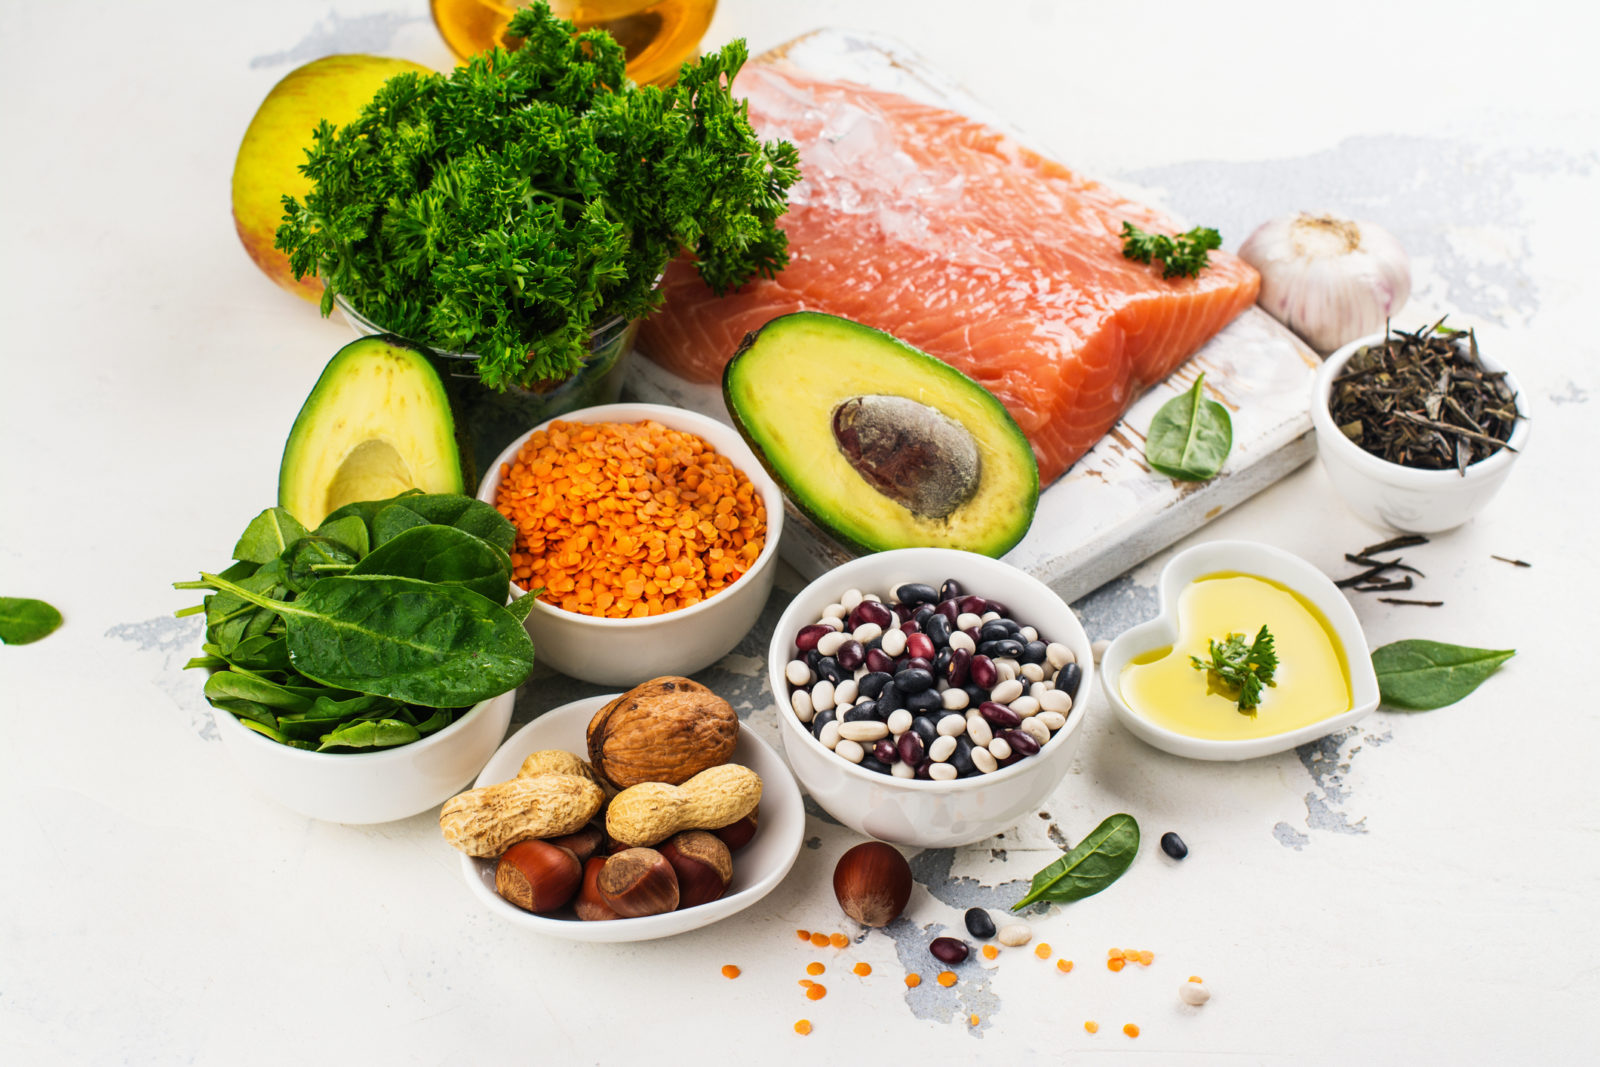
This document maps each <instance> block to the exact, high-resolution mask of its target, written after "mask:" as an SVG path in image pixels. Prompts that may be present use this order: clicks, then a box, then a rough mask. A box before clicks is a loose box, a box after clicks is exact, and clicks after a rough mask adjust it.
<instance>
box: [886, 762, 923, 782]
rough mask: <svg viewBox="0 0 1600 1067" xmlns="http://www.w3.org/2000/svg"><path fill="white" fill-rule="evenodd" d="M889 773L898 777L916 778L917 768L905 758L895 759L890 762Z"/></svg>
mask: <svg viewBox="0 0 1600 1067" xmlns="http://www.w3.org/2000/svg"><path fill="white" fill-rule="evenodd" d="M889 773H890V774H891V775H893V776H894V777H896V778H915V777H916V776H917V769H916V768H915V767H913V766H911V764H909V763H907V762H906V761H905V760H895V761H894V762H893V763H891V764H889Z"/></svg>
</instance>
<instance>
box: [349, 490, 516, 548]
mask: <svg viewBox="0 0 1600 1067" xmlns="http://www.w3.org/2000/svg"><path fill="white" fill-rule="evenodd" d="M406 512H410V514H406ZM424 525H434V526H453V527H455V528H456V529H458V530H462V531H464V532H466V533H469V534H471V535H472V536H474V537H481V538H482V539H483V540H485V541H487V542H489V543H490V544H491V545H494V546H495V547H496V548H498V549H500V550H501V551H503V552H510V551H511V549H512V548H513V547H514V546H515V545H516V543H517V528H516V527H515V526H513V525H511V520H510V519H507V518H506V517H505V516H504V515H502V514H500V512H498V511H496V510H495V508H494V505H492V504H485V503H484V502H483V501H481V500H475V499H473V498H472V497H470V496H459V495H456V494H450V493H424V494H421V495H418V496H408V497H405V498H404V499H401V500H397V501H396V502H395V503H393V504H390V505H389V506H388V507H386V508H384V509H383V510H382V511H380V512H378V515H377V517H376V518H375V519H373V520H372V544H373V547H374V548H376V547H377V546H378V545H381V544H383V543H384V542H385V541H388V540H390V539H392V538H394V537H396V536H398V535H399V534H401V533H403V532H404V531H406V530H408V529H410V528H411V527H413V526H424Z"/></svg>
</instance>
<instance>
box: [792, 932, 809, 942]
mask: <svg viewBox="0 0 1600 1067" xmlns="http://www.w3.org/2000/svg"><path fill="white" fill-rule="evenodd" d="M794 933H795V936H796V937H798V938H799V939H800V940H802V941H810V940H811V931H810V930H796V931H795V932H794Z"/></svg>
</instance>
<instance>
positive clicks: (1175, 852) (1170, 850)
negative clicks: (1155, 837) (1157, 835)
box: [1161, 830, 1189, 860]
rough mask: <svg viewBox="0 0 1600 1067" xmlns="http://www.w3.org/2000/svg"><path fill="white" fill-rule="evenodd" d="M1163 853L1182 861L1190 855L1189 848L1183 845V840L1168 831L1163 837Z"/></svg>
mask: <svg viewBox="0 0 1600 1067" xmlns="http://www.w3.org/2000/svg"><path fill="white" fill-rule="evenodd" d="M1161 851H1162V852H1165V853H1166V854H1167V855H1169V856H1171V857H1172V858H1173V859H1175V860H1181V859H1183V857H1185V856H1187V855H1188V854H1189V846H1188V845H1186V844H1184V843H1183V838H1181V837H1179V836H1178V835H1177V834H1175V833H1173V832H1172V831H1171V830H1168V831H1167V832H1166V833H1164V834H1162V835H1161Z"/></svg>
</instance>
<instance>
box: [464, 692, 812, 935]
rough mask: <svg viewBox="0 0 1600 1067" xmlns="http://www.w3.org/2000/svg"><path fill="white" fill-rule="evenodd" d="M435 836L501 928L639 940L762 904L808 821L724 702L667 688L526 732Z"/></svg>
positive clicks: (543, 720) (789, 783)
mask: <svg viewBox="0 0 1600 1067" xmlns="http://www.w3.org/2000/svg"><path fill="white" fill-rule="evenodd" d="M730 718H731V723H730V722H729V721H728V720H729V719H730ZM730 727H731V728H730ZM675 754H677V755H675ZM702 765H704V766H702ZM603 771H604V772H607V773H602V772H603ZM608 774H609V775H611V776H614V777H608V776H607V775H608ZM619 787H621V788H619ZM758 803H759V806H757V804H758ZM440 827H441V829H442V830H443V832H444V835H445V839H446V840H447V841H449V842H450V843H451V844H452V845H454V846H455V847H456V848H458V849H460V850H461V851H462V852H463V855H462V857H461V868H462V874H463V876H464V877H465V879H466V882H467V886H468V889H469V890H470V891H471V893H472V895H473V896H474V897H476V898H478V899H479V900H480V901H481V902H482V903H483V904H484V906H485V907H487V908H488V909H489V910H490V911H492V912H494V913H495V914H497V915H499V916H501V917H502V918H504V919H506V920H507V921H509V922H513V923H515V924H517V925H518V926H522V927H524V928H526V929H529V930H533V931H535V932H538V933H542V934H547V935H549V936H552V937H560V938H565V939H568V940H573V941H647V940H651V939H654V938H658V937H670V936H671V935H673V934H680V933H684V932H686V931H689V930H694V929H697V928H699V927H701V926H705V925H707V924H709V923H713V922H716V921H717V920H719V919H723V918H726V917H727V916H729V915H732V914H734V913H735V912H738V911H742V910H744V909H745V908H747V907H749V906H750V905H751V904H754V903H755V902H756V901H758V900H760V899H761V898H762V897H764V896H766V895H767V893H769V892H771V891H772V889H773V888H774V887H775V886H777V884H778V883H779V882H780V881H782V880H783V878H784V876H785V875H786V874H788V873H789V869H790V868H791V867H792V866H793V865H794V862H795V858H796V857H797V856H798V855H799V853H800V843H801V839H802V836H803V831H804V828H805V811H804V808H803V806H802V804H801V800H800V791H799V789H798V788H797V787H796V786H795V783H794V779H793V778H791V777H790V775H789V773H788V771H787V770H786V769H785V767H784V765H783V759H782V757H780V756H779V755H778V754H777V753H776V752H775V751H773V749H772V748H771V746H769V745H768V744H766V742H764V741H762V740H761V739H760V738H759V737H757V736H756V735H755V733H753V732H752V731H751V730H750V729H749V728H748V727H746V726H745V725H744V724H742V723H739V722H738V719H737V717H736V716H734V714H733V711H732V709H731V708H729V707H728V706H727V704H726V702H723V701H721V700H720V698H717V697H716V696H715V694H712V693H710V691H709V690H705V689H704V687H702V686H698V685H696V683H693V682H690V681H689V680H688V679H684V678H672V677H667V678H658V679H654V680H652V681H650V682H646V683H644V684H643V685H640V686H638V687H636V688H635V689H634V690H631V691H630V692H628V693H623V694H609V695H606V696H597V697H589V698H586V699H584V700H578V701H574V702H572V703H570V704H566V705H563V706H562V707H559V708H555V709H554V710H552V711H548V712H546V713H544V714H543V715H541V716H539V718H537V719H535V720H534V721H533V722H530V723H528V724H527V725H526V726H524V727H522V729H520V730H518V731H517V732H516V733H514V734H512V735H511V737H509V738H508V739H507V740H506V742H505V744H504V745H502V746H501V747H500V750H499V751H498V752H496V753H495V755H494V756H493V757H492V758H491V759H490V760H489V763H488V764H487V765H486V766H485V767H484V769H483V773H482V774H480V775H479V776H478V780H477V783H476V788H474V789H471V790H469V791H467V792H465V793H462V794H459V795H458V796H456V797H454V798H452V799H451V800H450V801H449V802H447V803H446V804H445V806H444V808H443V809H442V811H441V813H440Z"/></svg>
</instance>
